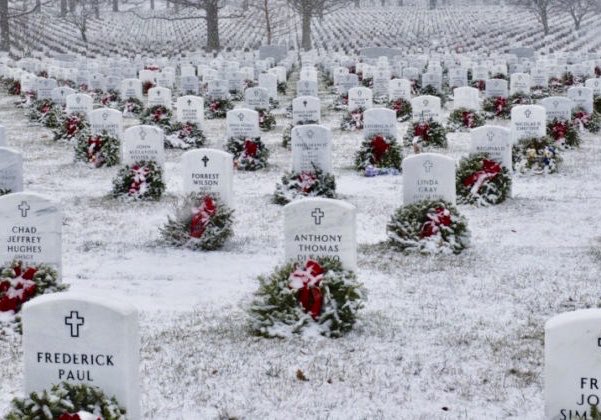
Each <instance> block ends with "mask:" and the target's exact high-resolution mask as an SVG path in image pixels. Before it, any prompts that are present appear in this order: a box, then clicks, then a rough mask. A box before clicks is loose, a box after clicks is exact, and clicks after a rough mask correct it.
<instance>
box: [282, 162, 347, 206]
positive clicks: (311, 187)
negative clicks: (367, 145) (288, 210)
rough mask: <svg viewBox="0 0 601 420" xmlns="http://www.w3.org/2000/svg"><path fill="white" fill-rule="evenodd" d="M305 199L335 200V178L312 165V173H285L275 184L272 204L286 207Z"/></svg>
mask: <svg viewBox="0 0 601 420" xmlns="http://www.w3.org/2000/svg"><path fill="white" fill-rule="evenodd" d="M305 197H323V198H336V178H335V177H334V175H332V174H329V173H324V172H323V171H322V170H321V169H319V168H318V167H316V166H315V165H313V170H312V171H307V172H287V173H285V174H284V176H282V182H281V183H278V184H276V186H275V193H274V194H273V202H274V203H275V204H279V205H282V206H283V205H286V204H288V203H290V202H291V201H295V200H299V199H302V198H305Z"/></svg>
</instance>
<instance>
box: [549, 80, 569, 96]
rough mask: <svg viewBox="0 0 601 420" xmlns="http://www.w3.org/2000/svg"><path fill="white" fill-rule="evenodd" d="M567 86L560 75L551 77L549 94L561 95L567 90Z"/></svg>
mask: <svg viewBox="0 0 601 420" xmlns="http://www.w3.org/2000/svg"><path fill="white" fill-rule="evenodd" d="M566 90H567V89H566V87H565V86H564V85H563V82H562V81H561V79H560V78H558V77H551V78H550V79H549V96H561V95H562V94H563V93H565V92H566Z"/></svg>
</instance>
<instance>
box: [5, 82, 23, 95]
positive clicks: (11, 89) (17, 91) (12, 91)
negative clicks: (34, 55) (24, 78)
mask: <svg viewBox="0 0 601 420" xmlns="http://www.w3.org/2000/svg"><path fill="white" fill-rule="evenodd" d="M7 91H8V94H9V95H12V96H19V95H21V82H20V81H19V80H14V79H12V80H11V81H9V82H8V84H7Z"/></svg>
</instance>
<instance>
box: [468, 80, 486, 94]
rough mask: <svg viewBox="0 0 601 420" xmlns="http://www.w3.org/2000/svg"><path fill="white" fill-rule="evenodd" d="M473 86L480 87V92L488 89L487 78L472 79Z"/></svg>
mask: <svg viewBox="0 0 601 420" xmlns="http://www.w3.org/2000/svg"><path fill="white" fill-rule="evenodd" d="M471 85H472V87H473V88H476V89H478V90H479V91H480V92H484V91H485V90H486V80H474V81H472V84H471Z"/></svg>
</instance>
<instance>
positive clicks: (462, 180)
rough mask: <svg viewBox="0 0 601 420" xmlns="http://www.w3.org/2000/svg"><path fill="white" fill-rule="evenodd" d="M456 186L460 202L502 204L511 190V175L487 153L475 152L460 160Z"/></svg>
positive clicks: (478, 204) (482, 204) (480, 204)
mask: <svg viewBox="0 0 601 420" xmlns="http://www.w3.org/2000/svg"><path fill="white" fill-rule="evenodd" d="M456 188H457V199H458V200H457V201H458V202H459V203H460V204H475V205H477V206H488V205H490V204H493V205H494V204H500V203H502V202H503V201H505V200H506V199H507V197H508V196H509V192H510V191H511V175H510V174H509V171H508V170H507V168H504V167H502V166H501V165H500V164H499V163H497V162H495V161H494V160H491V159H490V156H489V155H488V154H487V153H475V154H471V155H469V156H467V157H465V158H463V159H461V161H460V162H459V167H458V168H457V176H456Z"/></svg>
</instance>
